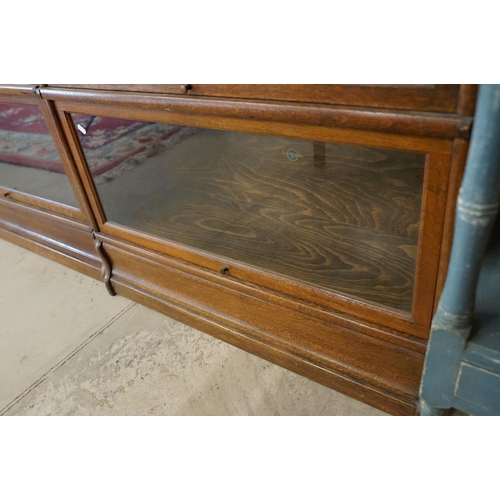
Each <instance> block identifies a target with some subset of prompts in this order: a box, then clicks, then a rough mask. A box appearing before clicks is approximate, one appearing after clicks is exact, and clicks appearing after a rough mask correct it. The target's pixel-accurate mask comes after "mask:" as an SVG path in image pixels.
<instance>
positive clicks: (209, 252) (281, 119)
mask: <svg viewBox="0 0 500 500" xmlns="http://www.w3.org/2000/svg"><path fill="white" fill-rule="evenodd" d="M37 92H38V96H39V98H41V100H42V101H44V102H45V105H46V106H47V107H48V108H50V109H51V110H52V111H53V114H54V116H55V117H56V118H57V124H58V127H57V129H55V136H56V138H58V139H57V140H58V141H59V142H60V143H61V144H63V145H64V146H65V147H64V148H63V149H64V154H65V156H66V163H67V170H68V172H69V174H68V177H69V179H70V181H71V184H72V186H73V188H74V191H75V194H77V195H78V197H79V198H78V203H79V206H80V207H81V212H82V213H83V214H85V216H86V217H87V220H89V221H90V224H89V227H90V230H89V234H91V236H92V238H95V247H94V248H97V249H98V250H99V252H98V256H99V259H100V261H99V262H100V263H101V268H100V269H101V271H102V275H103V277H104V279H105V281H106V282H107V285H108V288H109V290H110V291H111V292H113V293H114V292H116V293H118V294H122V295H124V296H127V297H129V298H131V299H133V300H135V301H137V302H140V303H143V304H145V305H147V306H149V307H152V308H155V309H157V310H159V311H162V312H164V313H165V314H168V315H170V316H172V317H174V318H176V319H178V320H180V321H183V322H185V323H187V324H190V325H192V326H194V327H196V328H198V329H200V330H202V331H204V332H206V333H209V334H211V335H214V336H216V337H218V338H220V339H222V340H224V341H227V342H229V343H232V344H233V345H236V346H238V347H240V348H242V349H245V350H247V351H249V352H251V353H254V354H256V355H258V356H261V357H262V358H265V359H267V360H269V361H271V362H273V363H276V364H279V365H281V366H284V367H285V368H288V369H290V370H292V371H295V372H297V373H299V374H301V375H303V376H306V377H309V378H311V379H313V380H315V381H317V382H319V383H322V384H324V385H326V386H329V387H331V388H333V389H336V390H339V391H341V392H344V393H346V394H348V395H350V396H353V397H355V398H357V399H359V400H361V401H364V402H366V403H368V404H371V405H373V406H376V407H378V408H381V409H383V410H386V411H388V412H389V413H392V414H415V413H416V412H417V411H418V408H417V401H418V387H419V383H420V378H421V373H422V366H423V359H424V354H425V348H426V342H427V337H428V334H429V327H430V322H431V318H432V314H433V311H434V307H435V304H436V298H437V297H438V296H439V293H440V291H441V288H442V283H443V280H444V275H445V273H446V266H447V262H448V258H449V248H450V243H451V228H452V225H453V214H454V206H455V199H456V194H457V190H458V185H459V182H460V179H461V175H462V170H463V166H464V163H465V157H466V154H467V147H468V138H469V134H470V128H471V125H472V118H471V116H472V114H473V110H474V103H475V92H476V87H475V86H473V85H394V86H387V85H386V86H376V85H347V86H341V85H340V86H339V85H316V86H314V85H240V86H238V85H195V84H193V85H187V84H181V85H175V84H169V85H157V86H154V85H135V86H134V85H40V86H38V88H37ZM56 239H57V238H56Z"/></svg>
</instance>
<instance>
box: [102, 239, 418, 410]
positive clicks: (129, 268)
mask: <svg viewBox="0 0 500 500" xmlns="http://www.w3.org/2000/svg"><path fill="white" fill-rule="evenodd" d="M97 237H98V238H102V239H103V240H104V243H103V249H104V251H105V254H106V256H107V258H108V259H109V261H110V267H111V269H112V277H111V284H112V287H113V289H114V291H115V292H116V293H117V294H118V295H123V296H125V297H128V298H130V299H132V300H134V301H136V302H138V303H141V304H143V305H145V306H147V307H151V308H153V309H156V310H158V311H160V312H162V313H164V314H167V315H168V316H171V317H173V318H174V319H177V320H179V321H182V322H184V323H186V324H188V325H190V326H192V327H194V328H197V329H199V330H201V331H203V332H205V333H208V334H210V335H212V336H214V337H217V338H219V339H220V340H223V341H225V342H228V343H230V344H232V345H235V346H236V347H239V348H241V349H243V350H245V351H248V352H250V353H252V354H255V355H257V356H259V357H261V358H263V359H266V360H268V361H270V362H272V363H275V364H277V365H280V366H282V367H284V368H287V369H289V370H291V371H293V372H296V373H298V374H300V375H302V376H305V377H307V378H309V379H311V380H314V381H316V382H318V383H320V384H323V385H325V386H328V387H330V388H332V389H335V390H338V391H340V392H342V393H344V394H347V395H349V396H352V397H354V398H356V399H358V400H360V401H364V402H366V403H367V404H369V405H371V406H374V407H377V408H379V409H381V410H384V411H386V412H388V413H391V414H395V415H414V414H416V412H417V406H418V405H417V402H418V387H419V384H420V378H421V374H422V367H423V360H424V350H425V346H424V344H423V343H422V342H420V343H419V342H413V341H410V340H408V341H407V342H401V341H399V345H398V342H397V341H396V342H395V343H392V342H390V341H388V340H386V339H385V338H386V337H387V338H390V336H388V335H387V334H386V333H385V332H381V335H380V336H379V337H378V338H377V337H376V336H372V335H368V334H366V333H362V331H366V330H367V328H366V325H365V327H364V326H363V325H362V324H360V323H357V322H356V321H351V322H350V323H349V321H346V320H345V318H342V317H338V318H337V317H336V316H335V315H334V314H322V315H319V316H315V315H314V308H311V314H308V313H307V312H304V310H300V308H297V307H295V306H296V304H294V301H293V300H291V299H287V298H283V297H279V296H278V295H277V294H275V293H273V292H271V291H268V290H263V289H259V290H256V289H254V288H252V287H250V286H248V285H247V284H245V283H242V282H237V281H236V280H232V281H231V282H230V283H229V282H228V280H229V279H230V278H227V277H224V276H221V275H217V273H214V272H213V271H211V270H206V269H202V268H199V267H198V268H195V267H194V266H191V265H189V264H187V263H184V262H182V261H179V260H177V259H172V258H169V257H166V256H164V255H162V254H158V253H154V252H150V251H147V250H144V249H142V248H140V247H134V246H132V245H129V244H123V242H121V241H119V240H117V241H114V239H112V238H109V237H106V236H104V237H103V236H101V235H97ZM348 324H349V325H351V327H348V326H346V325H348ZM356 325H357V327H356ZM370 328H373V326H371V327H370ZM384 335H385V337H384ZM396 338H397V336H395V340H396Z"/></svg>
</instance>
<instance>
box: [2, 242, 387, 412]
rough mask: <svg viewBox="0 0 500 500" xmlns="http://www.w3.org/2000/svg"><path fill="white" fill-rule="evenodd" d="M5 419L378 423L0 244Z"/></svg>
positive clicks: (348, 403) (342, 400) (318, 389)
mask: <svg viewBox="0 0 500 500" xmlns="http://www.w3.org/2000/svg"><path fill="white" fill-rule="evenodd" d="M0 276H1V277H2V281H1V286H0V414H1V415H374V416H375V415H385V413H383V412H381V411H379V410H376V409H374V408H372V407H370V406H367V405H365V404H363V403H361V402H358V401H355V400H353V399H351V398H348V397H347V396H344V395H343V394H340V393H338V392H335V391H333V390H331V389H328V388H326V387H323V386H321V385H319V384H316V383H315V382H312V381H310V380H307V379H305V378H303V377H300V376H298V375H296V374H294V373H292V372H289V371H287V370H285V369H283V368H280V367H278V366H275V365H273V364H271V363H268V362H266V361H264V360H262V359H260V358H257V357H255V356H253V355H250V354H248V353H246V352H244V351H241V350H239V349H237V348H235V347H233V346H230V345H228V344H225V343H223V342H220V341H219V340H216V339H214V338H212V337H210V336H209V335H205V334H203V333H201V332H199V331H197V330H194V329H193V328H190V327H188V326H186V325H183V324H181V323H179V322H177V321H174V320H173V319H171V318H168V317H167V316H164V315H162V314H160V313H157V312H155V311H152V310H150V309H147V308H145V307H143V306H140V305H138V304H135V303H133V302H131V301H129V300H127V299H125V298H123V297H110V296H109V295H108V294H107V292H106V290H105V288H104V285H103V284H102V283H100V282H97V281H95V280H93V279H91V278H88V277H86V276H83V275H81V274H79V273H77V272H75V271H72V270H70V269H68V268H66V267H63V266H61V265H59V264H56V263H54V262H52V261H50V260H47V259H45V258H43V257H40V256H38V255H36V254H34V253H31V252H29V251H27V250H24V249H22V248H19V247H17V246H15V245H12V244H10V243H8V242H5V241H2V240H0Z"/></svg>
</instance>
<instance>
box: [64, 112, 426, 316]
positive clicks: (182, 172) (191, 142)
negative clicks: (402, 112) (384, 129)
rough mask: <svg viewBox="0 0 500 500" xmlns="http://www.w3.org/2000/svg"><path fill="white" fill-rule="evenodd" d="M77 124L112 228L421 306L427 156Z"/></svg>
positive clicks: (401, 305)
mask: <svg viewBox="0 0 500 500" xmlns="http://www.w3.org/2000/svg"><path fill="white" fill-rule="evenodd" d="M73 118H74V121H75V124H76V125H77V126H79V127H78V128H79V129H80V132H79V134H80V140H81V143H82V147H83V150H84V152H85V155H86V157H87V161H88V163H89V168H90V170H91V172H92V175H93V177H94V180H95V183H96V186H97V190H98V193H99V196H100V199H101V202H102V204H103V208H104V210H105V213H106V217H107V219H108V220H110V221H112V222H116V223H119V224H122V225H125V226H128V227H132V228H134V229H138V230H141V231H143V232H145V233H149V234H152V235H155V236H160V237H163V238H165V239H168V240H171V241H175V242H178V243H182V244H185V245H189V246H191V247H194V248H197V249H202V250H204V251H208V252H211V253H213V254H216V255H218V256H223V257H229V258H231V259H235V260H238V261H240V262H244V263H247V264H251V265H254V266H257V267H259V268H263V269H266V270H269V271H271V272H274V273H278V274H281V275H284V276H286V277H289V278H292V279H294V280H301V281H304V282H307V283H309V284H312V285H315V286H320V287H324V288H326V289H330V290H334V291H337V292H340V293H342V294H347V295H353V296H355V297H358V298H361V299H364V300H367V301H371V302H375V303H378V304H381V305H384V306H388V307H392V308H397V309H400V310H403V311H410V310H411V304H412V297H413V285H414V275H415V262H416V254H417V244H418V231H419V225H420V206H421V198H422V185H423V175H424V161H425V155H423V154H416V153H409V152H400V151H385V150H380V149H369V148H362V147H356V146H346V145H340V144H330V143H321V142H313V141H304V140H296V139H288V138H283V137H268V136H261V135H252V134H243V133H236V132H224V131H216V130H206V129H195V128H188V127H176V126H170V125H162V124H157V123H145V122H132V121H125V120H118V119H109V118H100V117H89V116H81V115H77V116H74V117H73ZM83 132H85V134H84V133H83Z"/></svg>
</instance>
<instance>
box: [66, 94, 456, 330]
mask: <svg viewBox="0 0 500 500" xmlns="http://www.w3.org/2000/svg"><path fill="white" fill-rule="evenodd" d="M56 106H57V107H59V108H60V109H59V117H60V119H61V122H62V125H63V129H64V131H65V133H66V136H67V137H68V141H69V145H70V148H71V150H72V152H73V157H74V158H75V160H76V164H77V167H78V171H79V175H80V178H81V179H82V183H83V186H84V188H85V190H86V193H87V197H88V199H89V202H90V205H91V206H92V210H93V212H94V214H95V216H96V220H97V224H98V228H99V231H102V232H103V233H105V234H109V235H110V236H114V237H118V238H121V239H125V240H127V241H129V242H131V243H136V244H139V245H141V246H143V247H145V248H149V249H151V250H154V251H160V252H165V253H166V254H167V255H171V256H173V257H176V258H180V259H185V260H186V261H188V262H191V263H193V264H195V265H201V266H204V267H207V268H209V269H216V270H220V268H221V259H220V257H219V258H217V257H216V256H213V255H211V254H207V253H204V252H201V251H197V250H195V249H192V248H188V247H185V246H183V245H180V244H175V243H172V242H168V241H165V240H161V239H160V238H155V237H153V236H151V235H145V234H142V233H140V232H138V231H134V230H132V229H130V228H125V227H123V226H120V225H117V224H113V223H109V222H107V221H106V216H105V214H104V211H103V209H102V205H101V203H100V200H99V196H98V193H97V191H96V189H95V186H94V183H93V181H92V177H91V174H90V171H89V168H88V165H87V163H86V160H85V156H84V153H83V151H82V150H81V146H80V143H79V141H78V138H77V134H76V131H75V127H74V124H73V122H72V120H71V117H70V116H69V115H68V114H67V110H66V109H65V108H66V107H67V106H68V103H65V104H64V105H62V104H61V103H59V102H58V103H56ZM69 106H72V105H71V104H70V105H69ZM79 106H81V107H80V109H79V110H78V111H79V112H81V113H84V114H85V113H89V114H93V113H92V112H89V110H88V108H89V105H79ZM96 108H97V109H95V110H94V109H93V110H92V111H96V114H97V115H98V116H103V115H104V116H115V117H120V118H124V119H130V116H129V115H130V114H134V112H136V113H137V112H138V113H140V115H141V117H142V118H143V119H144V117H145V116H148V117H149V120H152V119H153V118H152V117H151V111H145V110H142V109H138V108H126V109H125V110H123V109H119V108H111V109H112V110H114V112H113V113H111V112H109V113H106V112H105V113H100V111H101V108H100V106H96ZM105 111H110V109H109V108H105ZM156 113H157V117H158V118H160V120H159V121H162V120H163V121H167V122H168V123H171V122H170V121H169V120H168V118H169V115H168V112H165V111H158V110H157V111H156ZM186 116H188V115H186ZM189 116H190V115H189ZM134 118H135V116H134ZM248 124H250V125H255V124H256V122H255V121H254V120H247V121H245V125H248ZM272 125H274V126H276V127H278V129H279V131H280V133H281V134H283V133H284V134H285V135H288V134H289V131H290V130H291V127H293V126H291V125H286V126H283V125H282V124H270V123H266V124H259V129H258V130H259V133H265V134H269V133H270V132H269V129H270V126H272ZM295 127H296V129H294V131H293V133H294V134H295V133H296V134H297V135H298V136H299V137H300V138H304V137H303V135H306V138H308V136H310V137H312V138H318V137H321V138H324V136H322V134H321V131H324V132H325V133H326V134H328V135H327V136H326V140H329V141H332V142H338V143H342V142H344V141H342V140H338V137H337V135H336V131H335V130H334V129H328V128H327V127H322V128H320V127H309V126H301V125H296V126H295ZM231 129H233V130H234V128H233V127H231ZM304 132H305V133H304ZM350 133H351V134H352V135H353V136H354V137H356V139H357V140H358V141H359V140H360V137H359V136H360V133H359V132H353V131H350ZM332 135H333V138H332ZM380 136H382V137H383V139H384V145H387V143H390V147H391V149H400V150H404V149H405V147H404V146H406V144H407V142H406V140H408V142H410V143H411V144H412V146H413V147H415V140H414V138H411V139H409V138H407V137H404V136H396V137H394V138H392V137H390V136H389V137H388V136H387V135H386V134H385V135H384V134H380ZM363 139H364V142H363V145H364V146H367V147H370V146H372V143H371V142H370V141H369V140H368V138H367V137H366V136H364V137H363ZM420 140H421V143H418V146H419V147H421V148H422V150H420V151H423V152H427V151H428V149H431V150H432V149H434V146H435V145H436V143H435V141H436V140H437V139H434V138H425V139H423V138H421V139H420ZM347 143H349V140H348V141H347ZM429 145H430V147H429V148H428V149H426V146H429ZM376 146H379V145H378V144H376ZM451 148H452V142H451V141H448V140H446V141H442V140H441V144H440V145H439V148H438V151H439V152H440V153H441V154H438V155H434V154H431V155H430V156H431V157H432V159H431V160H430V161H429V163H428V166H427V168H426V181H425V185H424V198H423V201H422V214H423V219H422V226H421V232H420V240H419V258H420V259H423V261H425V262H426V265H425V266H423V267H422V266H421V268H420V269H418V270H417V274H416V280H415V293H414V296H415V299H414V308H413V313H412V315H413V316H410V315H408V314H406V313H404V312H401V311H397V310H391V309H390V308H387V307H383V306H379V305H377V304H371V303H368V302H366V301H362V300H360V299H356V298H355V297H350V296H346V295H343V294H341V293H334V292H331V291H326V290H323V289H319V288H314V287H312V286H308V285H306V284H303V283H300V282H297V281H294V280H292V279H286V278H283V277H280V276H277V275H274V274H272V273H270V272H267V271H263V270H260V269H256V268H253V267H252V266H247V265H242V264H241V263H239V262H238V263H235V262H232V260H231V259H225V261H226V262H230V263H232V264H233V266H234V272H233V274H234V273H236V274H234V276H235V277H236V278H238V279H242V280H244V281H247V282H254V283H255V284H256V286H265V287H269V288H271V289H275V290H278V291H280V292H282V293H288V294H290V295H293V296H296V297H297V298H300V299H302V300H309V301H311V302H313V303H316V304H318V305H319V306H322V307H327V308H336V309H337V310H339V311H342V312H345V313H347V314H354V315H356V316H357V317H359V318H362V319H369V318H373V320H374V321H378V322H379V323H380V324H383V325H385V326H388V327H391V328H395V329H398V330H400V331H402V332H405V333H407V334H410V335H415V336H416V337H419V338H423V339H425V338H427V337H428V331H429V325H430V320H431V314H432V306H433V293H429V290H432V291H433V290H434V289H435V286H436V273H437V266H438V259H439V247H440V243H437V242H440V232H441V230H442V224H443V217H444V206H443V207H441V206H440V203H441V202H442V199H444V197H445V193H444V192H442V186H443V185H444V186H447V185H448V175H449V164H450V159H451ZM442 153H445V154H442ZM426 193H427V194H426ZM443 203H444V202H443ZM424 235H425V236H424ZM419 262H422V260H419ZM412 318H413V319H412Z"/></svg>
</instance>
